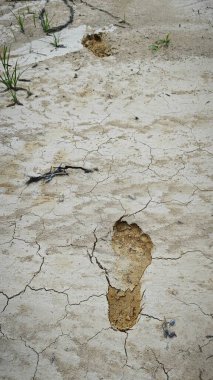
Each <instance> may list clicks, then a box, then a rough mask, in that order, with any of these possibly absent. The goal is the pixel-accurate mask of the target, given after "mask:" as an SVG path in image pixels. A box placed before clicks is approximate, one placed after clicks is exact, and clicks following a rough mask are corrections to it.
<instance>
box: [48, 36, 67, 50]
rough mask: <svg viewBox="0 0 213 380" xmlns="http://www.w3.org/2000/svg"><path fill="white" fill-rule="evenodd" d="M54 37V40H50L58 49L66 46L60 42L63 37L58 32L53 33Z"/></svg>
mask: <svg viewBox="0 0 213 380" xmlns="http://www.w3.org/2000/svg"><path fill="white" fill-rule="evenodd" d="M52 37H53V40H52V42H50V45H52V46H54V47H55V48H56V49H57V48H63V47H65V46H64V45H63V44H60V40H61V38H60V36H59V35H58V36H57V35H56V34H53V36H52Z"/></svg>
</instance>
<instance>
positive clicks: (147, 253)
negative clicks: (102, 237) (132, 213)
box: [107, 221, 153, 331]
mask: <svg viewBox="0 0 213 380" xmlns="http://www.w3.org/2000/svg"><path fill="white" fill-rule="evenodd" d="M113 230H114V233H113V237H112V247H113V250H114V252H115V253H116V255H117V257H118V258H119V259H123V260H125V259H128V262H129V266H128V270H127V271H126V272H125V273H124V274H123V281H124V283H125V284H126V287H127V289H126V290H125V291H123V290H120V289H116V288H114V287H112V286H111V285H109V288H108V294H107V299H108V305H109V320H110V323H111V326H112V327H113V328H116V329H117V330H120V331H126V330H128V329H130V328H131V327H133V326H134V325H135V324H136V322H137V320H138V315H139V313H140V311H141V300H142V295H141V278H142V276H143V273H144V271H145V270H146V268H147V267H148V266H149V265H150V264H151V261H152V256H151V250H152V247H153V243H152V241H151V239H150V237H149V235H147V234H145V233H143V231H142V230H141V229H140V227H139V226H138V225H137V224H135V223H133V224H130V225H129V224H128V223H127V222H122V221H118V222H116V223H115V225H114V228H113ZM118 269H119V268H118Z"/></svg>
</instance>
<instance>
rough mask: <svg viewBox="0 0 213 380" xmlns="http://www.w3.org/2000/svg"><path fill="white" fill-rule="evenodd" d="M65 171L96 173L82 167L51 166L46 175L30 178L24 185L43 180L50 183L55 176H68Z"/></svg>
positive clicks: (95, 169)
mask: <svg viewBox="0 0 213 380" xmlns="http://www.w3.org/2000/svg"><path fill="white" fill-rule="evenodd" d="M67 169H75V170H82V171H83V172H84V173H93V172H94V171H98V169H97V168H94V169H87V168H84V167H82V166H73V165H64V166H62V165H59V166H52V167H51V169H50V170H49V171H48V172H47V173H44V174H41V175H39V176H32V177H30V178H29V179H28V181H27V182H26V184H27V185H29V184H30V183H32V182H39V181H41V180H44V181H45V182H46V183H47V182H50V181H51V180H52V179H53V178H54V177H56V176H64V175H69V173H67Z"/></svg>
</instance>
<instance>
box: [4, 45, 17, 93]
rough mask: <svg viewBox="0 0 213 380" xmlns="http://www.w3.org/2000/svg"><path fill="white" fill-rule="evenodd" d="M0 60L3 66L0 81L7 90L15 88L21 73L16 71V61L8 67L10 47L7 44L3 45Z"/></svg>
mask: <svg viewBox="0 0 213 380" xmlns="http://www.w3.org/2000/svg"><path fill="white" fill-rule="evenodd" d="M0 61H1V64H2V66H3V73H2V74H0V82H1V83H3V84H4V85H5V86H6V88H7V90H11V89H13V90H14V89H15V88H16V87H17V83H18V81H19V80H20V77H21V75H22V73H20V72H19V71H18V64H17V61H16V63H15V66H14V67H13V68H10V67H11V65H10V63H9V61H10V49H9V48H8V47H7V46H4V47H3V53H2V54H1V55H0Z"/></svg>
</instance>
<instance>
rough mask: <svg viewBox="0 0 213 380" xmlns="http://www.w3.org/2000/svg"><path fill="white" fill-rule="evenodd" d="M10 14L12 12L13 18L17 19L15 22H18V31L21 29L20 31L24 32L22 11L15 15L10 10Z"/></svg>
mask: <svg viewBox="0 0 213 380" xmlns="http://www.w3.org/2000/svg"><path fill="white" fill-rule="evenodd" d="M12 14H13V15H14V16H15V18H16V21H17V23H18V25H19V28H20V31H21V32H22V33H25V29H24V22H25V14H24V13H22V14H20V13H18V14H17V15H16V14H15V13H13V12H12Z"/></svg>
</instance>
